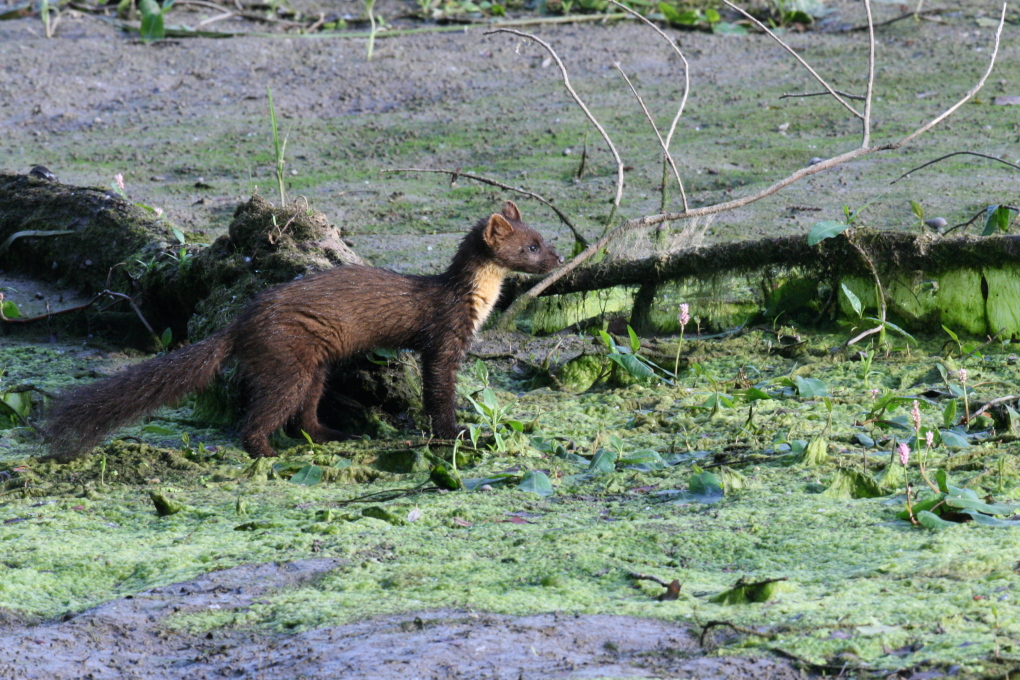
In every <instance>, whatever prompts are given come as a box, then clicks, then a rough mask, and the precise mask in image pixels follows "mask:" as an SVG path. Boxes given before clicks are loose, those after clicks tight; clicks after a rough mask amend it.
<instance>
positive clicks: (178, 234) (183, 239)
mask: <svg viewBox="0 0 1020 680" xmlns="http://www.w3.org/2000/svg"><path fill="white" fill-rule="evenodd" d="M170 230H171V231H172V232H173V233H174V238H176V239H177V241H178V242H179V243H180V244H181V245H184V244H185V243H187V242H188V239H187V237H185V236H184V232H183V231H181V230H180V229H178V228H177V227H170Z"/></svg>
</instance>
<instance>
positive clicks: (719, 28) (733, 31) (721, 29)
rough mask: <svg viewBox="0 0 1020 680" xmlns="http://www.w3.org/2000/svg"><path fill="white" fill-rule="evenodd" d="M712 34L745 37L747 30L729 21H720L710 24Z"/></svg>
mask: <svg viewBox="0 0 1020 680" xmlns="http://www.w3.org/2000/svg"><path fill="white" fill-rule="evenodd" d="M712 32H713V33H715V34H716V35H747V29H746V28H744V27H743V26H741V25H740V24H734V23H732V22H729V21H720V22H719V23H716V24H712Z"/></svg>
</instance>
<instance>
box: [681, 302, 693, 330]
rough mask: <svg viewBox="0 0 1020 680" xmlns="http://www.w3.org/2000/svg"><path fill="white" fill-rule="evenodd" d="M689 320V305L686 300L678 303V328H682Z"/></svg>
mask: <svg viewBox="0 0 1020 680" xmlns="http://www.w3.org/2000/svg"><path fill="white" fill-rule="evenodd" d="M690 320H691V315H690V307H689V306H688V304H687V303H686V302H681V303H680V329H681V330H683V329H684V328H685V327H686V326H687V324H688V323H689V322H690Z"/></svg>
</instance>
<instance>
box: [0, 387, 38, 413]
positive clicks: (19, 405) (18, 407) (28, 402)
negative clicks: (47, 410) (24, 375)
mask: <svg viewBox="0 0 1020 680" xmlns="http://www.w3.org/2000/svg"><path fill="white" fill-rule="evenodd" d="M0 401H2V402H3V403H4V404H5V405H6V406H7V407H8V408H9V409H10V410H11V411H13V412H14V413H17V414H18V415H20V416H22V417H24V418H27V417H28V413H29V411H31V410H32V398H31V397H30V396H29V395H28V392H7V393H5V394H3V395H2V398H0Z"/></svg>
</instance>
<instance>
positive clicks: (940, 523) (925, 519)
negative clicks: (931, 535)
mask: <svg viewBox="0 0 1020 680" xmlns="http://www.w3.org/2000/svg"><path fill="white" fill-rule="evenodd" d="M914 516H915V517H917V521H918V522H920V523H921V526H923V527H927V528H928V529H931V530H932V531H941V530H942V529H948V528H949V527H955V526H956V523H955V522H947V521H946V520H944V519H942V518H941V517H939V516H938V515H936V514H934V513H931V512H928V511H927V510H922V511H921V512H919V513H917V514H916V515H914Z"/></svg>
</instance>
